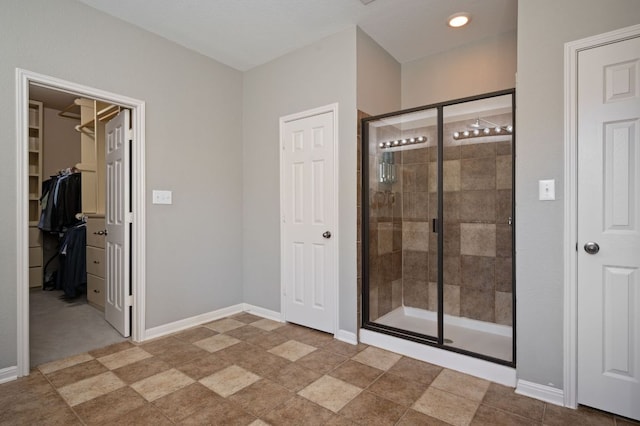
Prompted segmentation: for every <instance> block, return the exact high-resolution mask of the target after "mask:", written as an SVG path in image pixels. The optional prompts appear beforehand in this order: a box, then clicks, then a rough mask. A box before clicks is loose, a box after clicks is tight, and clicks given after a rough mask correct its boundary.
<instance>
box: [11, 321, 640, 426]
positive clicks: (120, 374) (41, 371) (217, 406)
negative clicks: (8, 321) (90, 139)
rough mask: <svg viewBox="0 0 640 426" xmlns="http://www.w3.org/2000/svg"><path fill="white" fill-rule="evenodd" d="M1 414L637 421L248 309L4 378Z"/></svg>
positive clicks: (177, 419)
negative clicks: (554, 401) (534, 395)
mask: <svg viewBox="0 0 640 426" xmlns="http://www.w3.org/2000/svg"><path fill="white" fill-rule="evenodd" d="M0 407H2V408H1V409H0V425H15V424H38V425H49V424H52V425H53V424H64V425H75V424H77V425H93V424H128V425H146V424H148V425H172V424H185V425H189V424H193V425H202V424H225V425H230V424H233V425H255V426H257V425H265V424H272V425H321V424H327V425H373V424H375V425H449V424H451V425H469V424H472V425H516V424H517V425H587V424H589V425H612V426H613V425H631V424H640V423H638V422H633V421H630V420H628V419H622V418H619V417H616V416H614V415H612V414H608V413H603V412H600V411H597V410H593V409H589V408H584V407H580V408H579V409H578V410H571V409H568V408H562V407H558V406H555V405H551V404H547V403H545V402H542V401H538V400H535V399H531V398H527V397H524V396H521V395H517V394H515V393H514V391H513V389H512V388H509V387H505V386H502V385H498V384H496V383H492V382H489V381H486V380H482V379H478V378H476V377H472V376H468V375H466V374H462V373H459V372H456V371H453V370H449V369H444V368H442V367H438V366H436V365H433V364H429V363H426V362H422V361H417V360H415V359H412V358H408V357H404V356H401V355H398V354H396V353H393V352H388V351H385V350H382V349H378V348H375V347H372V346H368V345H363V344H359V345H355V346H354V345H350V344H347V343H343V342H340V341H337V340H335V339H334V338H333V336H332V335H329V334H326V333H321V332H319V331H315V330H310V329H308V328H305V327H301V326H297V325H293V324H283V323H278V322H274V321H270V320H266V319H263V318H260V317H257V316H254V315H252V314H249V313H241V314H238V315H233V316H231V317H228V318H224V319H221V320H218V321H214V322H211V323H208V324H204V325H202V326H198V327H194V328H191V329H188V330H185V331H182V332H179V333H176V334H173V335H170V336H166V337H162V338H158V339H155V340H152V341H149V342H145V343H142V344H134V343H131V342H128V341H127V342H123V343H117V344H114V345H110V346H106V347H104V348H101V349H97V350H92V351H89V352H85V353H82V354H79V355H75V356H72V357H69V358H64V359H61V360H57V361H53V362H49V363H46V364H43V365H40V366H38V367H37V368H35V369H33V370H32V372H31V374H30V375H29V376H28V377H23V378H20V379H18V380H16V381H13V382H9V383H5V384H2V385H0Z"/></svg>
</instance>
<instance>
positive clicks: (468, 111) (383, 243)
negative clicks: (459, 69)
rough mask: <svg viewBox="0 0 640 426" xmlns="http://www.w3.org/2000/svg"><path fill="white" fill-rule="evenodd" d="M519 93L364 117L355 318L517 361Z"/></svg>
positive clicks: (392, 331) (493, 357) (475, 353)
mask: <svg viewBox="0 0 640 426" xmlns="http://www.w3.org/2000/svg"><path fill="white" fill-rule="evenodd" d="M514 105H515V91H514V90H508V91H501V92H494V93H490V94H486V95H482V96H475V97H472V98H465V99H459V100H455V101H450V102H444V103H439V104H435V105H428V106H425V107H420V108H414V109H410V110H404V111H398V112H393V113H388V114H384V115H378V116H375V117H367V118H364V119H363V120H362V151H361V152H362V163H361V164H362V187H363V190H362V279H363V280H362V291H363V293H362V327H363V328H365V329H368V330H372V331H376V332H380V333H385V334H390V335H392V336H396V337H400V338H404V339H410V340H413V341H416V342H420V343H424V344H428V345H433V346H437V347H440V348H443V349H447V350H451V351H455V352H459V353H462V354H466V355H471V356H474V357H477V358H481V359H485V360H488V361H492V362H495V363H499V364H503V365H507V366H515V335H514V333H515V332H514V330H515V327H514V323H515V309H514V308H515V303H514V301H515V296H514V295H515V282H514V272H513V271H514V241H515V235H514V220H515V217H514V205H513V200H514V184H513V182H514V170H513V159H514V142H515V129H514V122H515V121H514V118H515V117H514V111H515V108H514Z"/></svg>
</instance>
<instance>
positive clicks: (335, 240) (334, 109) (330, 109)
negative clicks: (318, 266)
mask: <svg viewBox="0 0 640 426" xmlns="http://www.w3.org/2000/svg"><path fill="white" fill-rule="evenodd" d="M326 113H331V114H332V120H333V144H334V149H333V158H332V160H333V187H332V188H327V189H328V190H330V191H332V193H333V196H334V199H333V205H334V209H335V210H334V213H335V219H334V220H335V225H334V229H335V232H333V233H332V234H333V235H332V236H331V240H332V244H333V245H334V250H333V254H332V259H330V260H331V263H333V265H334V276H335V279H336V282H335V283H333V288H332V290H331V291H332V293H333V294H331V295H328V296H329V299H330V300H332V301H333V303H334V306H333V307H332V309H333V319H332V320H333V331H332V333H333V334H334V336H335V337H336V338H339V339H341V340H349V341H351V340H353V339H352V338H351V336H349V339H345V338H344V336H340V335H339V326H338V325H339V324H340V321H339V306H340V303H339V288H340V283H339V282H338V281H337V280H338V277H339V274H338V271H339V270H340V265H339V260H340V243H339V236H340V232H339V231H340V224H339V221H338V216H339V215H338V212H339V211H340V210H339V201H338V182H339V180H338V170H339V161H338V146H339V140H338V129H339V125H338V104H337V103H334V104H330V105H325V106H321V107H318V108H314V109H310V110H306V111H302V112H299V113H295V114H291V115H287V116H284V117H280V132H279V135H280V139H279V144H278V145H279V149H280V157H279V159H280V311H281V315H282V320H285V321H286V318H287V316H286V304H287V300H286V295H285V291H286V279H285V250H290V249H291V248H290V247H287V242H286V241H285V238H284V237H285V223H284V218H285V211H286V205H285V201H286V200H285V193H286V191H287V182H285V176H286V174H287V172H288V171H287V170H286V167H287V165H286V164H285V153H284V150H283V144H284V141H283V137H284V134H285V126H286V125H287V124H288V123H291V122H293V121H296V120H301V119H305V118H309V117H313V116H317V115H321V114H326ZM318 131H319V129H314V131H313V132H312V133H313V134H312V141H314V144H315V142H318V141H321V140H323V139H322V138H321V136H322V135H319V134H317V133H318ZM295 142H298V141H297V140H296V141H295ZM295 148H296V145H295V144H294V149H295ZM315 171H318V170H317V168H316V169H315ZM289 173H291V171H289ZM294 176H295V174H294ZM290 184H291V183H289V185H290ZM316 184H320V182H316ZM315 189H318V188H315ZM296 198H299V197H296ZM311 202H312V203H314V202H315V203H317V202H318V200H312V201H311ZM293 207H294V208H293V211H292V216H293V217H290V218H288V219H289V220H294V221H295V220H298V219H299V218H298V217H297V215H298V214H302V211H301V210H300V209H302V205H298V204H295V205H294V206H293ZM311 210H312V211H313V210H314V209H311ZM313 219H314V221H323V220H324V218H321V217H314V218H313ZM324 260H325V261H326V260H327V259H324Z"/></svg>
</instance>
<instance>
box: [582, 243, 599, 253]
mask: <svg viewBox="0 0 640 426" xmlns="http://www.w3.org/2000/svg"><path fill="white" fill-rule="evenodd" d="M584 251H586V252H587V253H589V254H596V253H598V252H599V251H600V246H599V245H598V243H594V242H593V241H589V242H588V243H586V244H585V245H584Z"/></svg>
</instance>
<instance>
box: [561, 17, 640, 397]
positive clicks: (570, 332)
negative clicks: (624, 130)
mask: <svg viewBox="0 0 640 426" xmlns="http://www.w3.org/2000/svg"><path fill="white" fill-rule="evenodd" d="M635 37H640V25H633V26H630V27H625V28H621V29H618V30H614V31H610V32H607V33H604V34H599V35H595V36H592V37H587V38H584V39H581V40H576V41H572V42H568V43H565V45H564V194H565V201H564V244H563V247H564V250H563V251H564V265H565V270H564V325H563V327H564V348H563V354H564V405H565V406H567V407H571V408H577V406H578V395H577V393H578V392H577V391H578V252H577V250H578V193H577V190H578V163H577V157H578V114H577V110H578V54H579V53H580V52H581V51H583V50H588V49H593V48H596V47H600V46H603V45H607V44H612V43H616V42H619V41H624V40H628V39H631V38H635Z"/></svg>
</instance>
